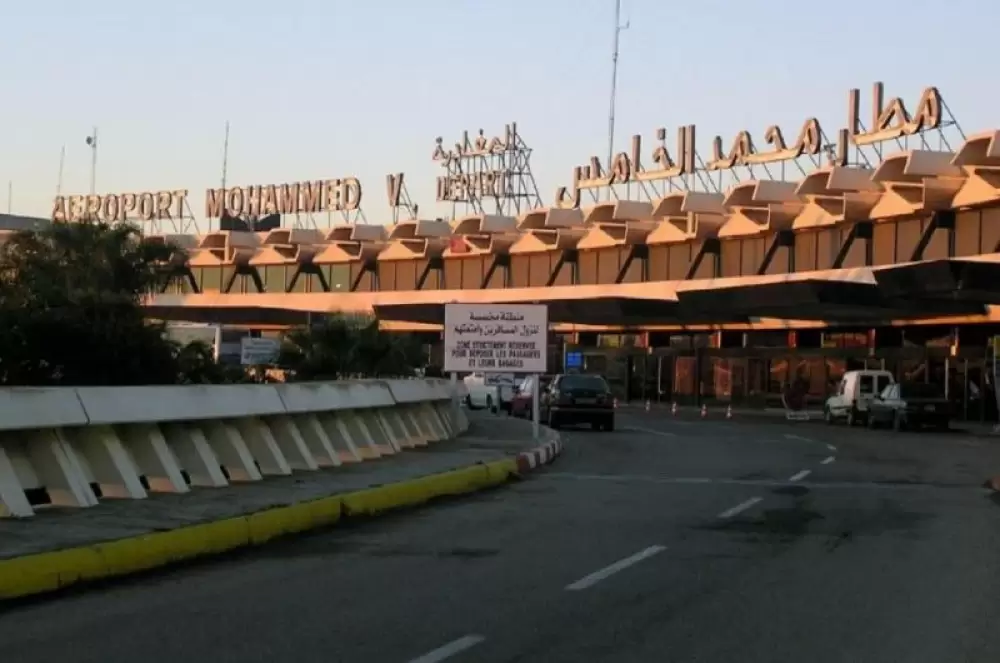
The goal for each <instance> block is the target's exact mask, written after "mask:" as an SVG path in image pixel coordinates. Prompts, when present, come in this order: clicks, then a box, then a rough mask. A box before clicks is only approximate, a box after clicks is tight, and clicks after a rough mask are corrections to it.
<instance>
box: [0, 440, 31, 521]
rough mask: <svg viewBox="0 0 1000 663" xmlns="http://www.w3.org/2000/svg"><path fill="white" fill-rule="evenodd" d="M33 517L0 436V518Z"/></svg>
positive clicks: (22, 487)
mask: <svg viewBox="0 0 1000 663" xmlns="http://www.w3.org/2000/svg"><path fill="white" fill-rule="evenodd" d="M33 515H35V510H34V509H33V508H31V503H30V502H28V496H27V495H25V494H24V486H22V485H21V480H20V478H19V477H18V476H17V470H16V469H15V468H14V463H13V461H12V460H11V458H10V457H9V456H8V455H7V451H6V449H5V448H4V445H3V437H2V434H0V517H3V516H13V517H14V518H30V517H31V516H33Z"/></svg>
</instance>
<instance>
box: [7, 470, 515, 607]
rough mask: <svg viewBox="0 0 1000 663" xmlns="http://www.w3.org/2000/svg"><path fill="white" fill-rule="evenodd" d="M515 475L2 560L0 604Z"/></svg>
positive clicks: (369, 494) (462, 474)
mask: <svg viewBox="0 0 1000 663" xmlns="http://www.w3.org/2000/svg"><path fill="white" fill-rule="evenodd" d="M516 474H517V463H516V461H515V460H514V459H512V458H511V459H504V460H500V461H495V462H492V463H486V464H482V465H475V466H472V467H466V468H462V469H459V470H453V471H451V472H444V473H441V474H432V475H430V476H426V477H420V478H418V479H409V480H407V481H400V482H398V483H391V484H386V485H384V486H379V487H377V488H369V489H367V490H361V491H357V492H353V493H345V494H343V495H334V496H332V497H323V498H320V499H317V500H311V501H308V502H301V503H299V504H292V505H290V506H283V507H277V508H274V509H267V510H265V511H258V512H256V513H251V514H247V515H245V516H236V517H233V518H227V519H225V520H217V521H214V522H209V523H201V524H198V525H189V526H186V527H179V528H177V529H173V530H170V531H167V532H153V533H149V534H142V535H139V536H134V537H128V538H125V539H118V540H115V541H107V542H105V543H95V544H91V545H86V546H80V547H77V548H67V549H66V550H57V551H52V552H44V553H38V554H34V555H25V556H23V557H14V558H12V559H5V560H0V601H2V600H3V599H13V598H21V597H26V596H32V595H36V594H44V593H47V592H52V591H55V590H59V589H64V588H66V587H70V586H72V585H76V584H78V583H83V582H90V581H94V580H101V579H105V578H115V577H121V576H126V575H129V574H132V573H138V572H140V571H147V570H150V569H154V568H157V567H161V566H165V565H167V564H172V563H175V562H181V561H185V560H191V559H195V558H197V557H205V556H208V555H217V554H220V553H224V552H229V551H232V550H236V549H238V548H245V547H249V546H255V545H260V544H263V543H266V542H268V541H271V540H273V539H276V538H278V537H282V536H287V535H289V534H297V533H300V532H305V531H308V530H312V529H318V528H321V527H328V526H330V525H334V524H336V523H337V522H339V521H340V519H341V518H342V517H352V516H372V515H377V514H379V513H383V512H385V511H391V510H393V509H400V508H404V507H410V506H416V505H418V504H423V503H424V502H427V501H429V500H431V499H434V498H436V497H444V496H448V495H462V494H466V493H472V492H475V491H477V490H482V489H484V488H489V487H493V486H498V485H500V484H502V483H505V482H506V481H508V480H509V479H510V478H511V477H512V476H514V475H516Z"/></svg>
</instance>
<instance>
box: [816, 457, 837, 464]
mask: <svg viewBox="0 0 1000 663" xmlns="http://www.w3.org/2000/svg"><path fill="white" fill-rule="evenodd" d="M834 460H836V459H835V458H834V457H833V456H827V457H826V458H824V459H823V460H822V461H820V465H829V464H830V463H832V462H833V461H834Z"/></svg>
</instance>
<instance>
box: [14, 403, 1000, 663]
mask: <svg viewBox="0 0 1000 663" xmlns="http://www.w3.org/2000/svg"><path fill="white" fill-rule="evenodd" d="M564 441H565V443H566V451H565V452H564V455H563V456H562V457H561V458H560V459H559V460H558V461H557V463H556V464H555V465H554V466H553V467H552V468H550V469H548V470H545V471H542V472H540V473H537V474H535V475H533V476H532V477H531V478H529V479H528V480H526V481H524V482H522V483H520V484H517V485H515V486H513V487H509V488H504V489H500V490H497V491H493V492H490V493H485V494H481V495H479V496H474V497H471V498H469V499H465V500H462V501H456V502H451V503H446V504H441V505H437V506H432V507H429V508H427V509H424V510H421V511H416V512H412V513H408V514H401V515H399V516H393V517H389V518H385V519H381V520H378V521H374V522H372V523H368V524H365V525H363V526H360V527H355V528H351V529H343V530H334V531H331V532H329V533H324V534H320V535H315V536H311V537H308V538H302V539H297V540H294V541H289V542H284V543H279V544H276V545H272V546H269V547H266V548H263V549H261V550H259V551H256V552H254V553H252V554H250V555H247V556H244V557H240V558H238V559H236V560H228V561H222V562H218V563H213V564H209V565H204V566H199V567H194V568H188V569H181V570H178V571H176V572H173V573H170V574H167V575H163V576H159V577H155V578H147V579H142V580H138V581H133V582H130V583H127V584H123V585H120V586H115V587H109V588H102V589H96V590H94V591H91V592H87V593H84V594H80V595H76V596H69V597H63V598H59V599H56V600H51V601H45V602H41V603H38V604H35V605H28V606H20V607H15V608H13V609H11V610H8V611H6V612H2V613H0V660H2V661H10V662H11V663H36V662H37V663H41V662H45V663H50V662H52V661H73V662H74V663H91V662H93V663H119V662H122V663H124V662H126V661H128V662H131V661H134V660H137V659H139V660H142V661H143V662H144V663H160V662H161V661H162V662H164V663H166V662H170V663H176V661H178V660H192V661H212V662H213V663H228V662H236V661H239V662H244V661H274V662H279V661H296V663H313V662H315V663H331V662H348V663H381V662H386V663H396V662H399V663H409V662H416V661H420V662H421V663H433V662H435V661H448V662H449V663H452V662H454V663H463V662H470V663H471V662H476V663H501V662H503V663H514V662H539V663H563V662H565V663H581V662H588V663H589V662H613V663H632V662H635V663H647V662H648V663H663V662H674V661H683V662H689V661H690V662H712V663H715V662H719V663H731V662H732V661H740V662H741V663H781V662H784V661H795V662H798V661H809V662H810V663H834V662H836V663H848V662H850V663H867V662H879V663H883V662H886V663H889V662H891V663H895V662H897V661H898V662H903V661H905V662H907V663H920V662H927V663H963V662H966V661H975V662H977V663H978V662H984V663H985V662H990V663H992V662H994V661H998V660H1000V628H998V627H997V625H998V624H1000V621H998V614H997V613H998V609H997V606H998V605H1000V573H998V571H1000V505H998V504H997V503H995V502H994V501H993V499H992V498H991V497H990V496H989V495H988V493H987V492H986V491H985V490H984V489H983V488H981V484H982V481H983V479H984V478H985V477H986V476H987V475H989V474H991V473H992V472H993V471H994V470H997V471H998V472H1000V444H998V443H996V442H992V441H990V440H987V439H983V438H973V437H970V436H963V435H947V434H921V433H901V434H894V433H891V432H882V431H875V432H870V431H867V430H864V429H853V430H850V431H849V430H848V429H846V428H844V427H842V426H841V427H824V426H818V425H810V424H805V425H801V424H799V425H795V424H784V423H778V424H771V423H764V422H721V421H710V422H699V421H678V420H674V419H671V418H670V417H669V415H666V414H644V413H634V414H624V415H622V416H620V418H619V422H618V430H617V431H616V432H614V433H593V432H590V431H587V430H580V431H574V430H571V431H567V432H565V433H564Z"/></svg>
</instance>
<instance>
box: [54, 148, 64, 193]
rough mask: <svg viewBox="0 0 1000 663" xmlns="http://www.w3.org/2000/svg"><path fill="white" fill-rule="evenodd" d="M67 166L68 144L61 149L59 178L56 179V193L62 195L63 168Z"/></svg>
mask: <svg viewBox="0 0 1000 663" xmlns="http://www.w3.org/2000/svg"><path fill="white" fill-rule="evenodd" d="M65 166H66V146H65V145H63V146H62V149H61V150H59V178H58V179H57V180H56V195H57V196H60V195H62V185H63V168H64V167H65Z"/></svg>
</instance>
